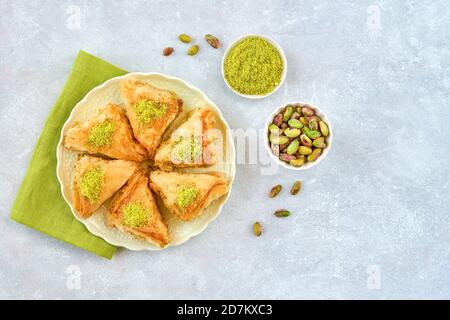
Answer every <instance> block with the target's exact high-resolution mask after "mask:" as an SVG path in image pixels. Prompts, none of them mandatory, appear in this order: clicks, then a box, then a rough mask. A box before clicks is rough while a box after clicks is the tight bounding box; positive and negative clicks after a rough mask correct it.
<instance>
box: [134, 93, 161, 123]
mask: <svg viewBox="0 0 450 320" xmlns="http://www.w3.org/2000/svg"><path fill="white" fill-rule="evenodd" d="M134 111H135V112H136V114H137V118H138V120H139V122H141V123H143V124H147V123H149V122H150V121H151V120H153V119H160V118H162V117H163V116H164V115H165V114H166V113H167V104H165V103H162V102H158V101H154V100H148V99H144V100H141V101H139V102H137V103H136V104H135V105H134Z"/></svg>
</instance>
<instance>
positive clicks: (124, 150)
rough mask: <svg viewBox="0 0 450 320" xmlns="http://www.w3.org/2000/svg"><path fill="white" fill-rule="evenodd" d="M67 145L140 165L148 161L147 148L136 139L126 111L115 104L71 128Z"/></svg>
mask: <svg viewBox="0 0 450 320" xmlns="http://www.w3.org/2000/svg"><path fill="white" fill-rule="evenodd" d="M64 146H65V147H66V148H68V149H72V150H76V151H83V152H87V153H90V154H98V153H100V154H103V155H106V156H108V157H110V158H115V159H121V160H130V161H138V162H140V161H143V160H144V159H146V158H147V151H146V149H145V148H144V147H143V146H142V145H140V144H139V143H138V142H137V141H136V140H135V139H134V137H133V132H132V130H131V126H130V123H129V122H128V119H127V117H126V116H125V111H124V110H123V109H122V108H121V107H120V106H118V105H114V104H109V105H108V106H107V107H105V108H102V109H100V110H99V111H98V112H97V113H96V114H95V115H94V116H92V117H91V118H90V119H89V120H87V121H84V122H81V123H76V124H75V125H73V126H72V127H70V128H69V129H68V130H67V131H66V132H65V134H64Z"/></svg>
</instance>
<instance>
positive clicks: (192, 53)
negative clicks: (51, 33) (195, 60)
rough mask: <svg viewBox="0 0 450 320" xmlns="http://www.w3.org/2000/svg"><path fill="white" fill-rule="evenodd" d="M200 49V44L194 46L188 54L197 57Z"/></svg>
mask: <svg viewBox="0 0 450 320" xmlns="http://www.w3.org/2000/svg"><path fill="white" fill-rule="evenodd" d="M199 49H200V47H199V46H198V44H196V45H193V46H192V47H190V48H189V50H188V52H187V54H188V55H190V56H195V55H196V54H197V52H198V50H199Z"/></svg>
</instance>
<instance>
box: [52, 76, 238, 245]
mask: <svg viewBox="0 0 450 320" xmlns="http://www.w3.org/2000/svg"><path fill="white" fill-rule="evenodd" d="M152 75H156V76H162V77H165V78H167V79H170V80H175V81H180V82H182V83H183V84H185V85H186V86H187V87H188V88H190V89H193V90H195V91H198V92H199V93H201V95H202V96H203V98H204V99H205V100H206V101H208V103H210V104H212V105H214V106H215V110H214V111H216V113H217V114H218V116H219V118H220V120H221V121H222V122H223V124H224V125H225V128H226V130H227V139H228V140H229V141H228V142H229V143H230V145H231V150H230V152H231V155H230V159H233V162H232V165H231V170H230V176H229V180H230V189H229V190H228V193H227V194H226V195H225V199H224V200H223V201H222V203H221V204H220V206H219V208H218V210H217V214H216V215H215V216H214V217H212V219H211V220H209V221H208V223H206V224H205V226H204V227H203V228H201V229H199V230H198V231H197V232H195V233H192V234H190V235H189V236H188V237H186V238H185V239H184V240H183V241H181V242H179V243H177V244H175V245H171V244H170V243H169V244H168V245H167V246H165V247H164V248H160V247H159V246H157V245H153V246H148V247H146V248H142V249H136V248H132V247H129V246H127V245H124V244H123V243H118V242H116V241H114V240H113V239H110V238H108V239H106V238H105V237H104V234H103V233H102V230H100V229H98V228H97V227H96V226H95V225H94V224H92V223H89V222H88V221H87V220H86V219H81V218H80V217H78V215H77V214H76V213H75V209H74V208H73V205H72V203H71V201H69V199H67V198H66V195H65V194H64V185H63V182H62V179H61V177H60V174H59V172H60V170H61V163H60V157H59V152H60V150H61V147H62V146H63V139H64V132H65V131H66V129H67V126H68V124H69V123H70V122H71V120H72V119H73V116H74V114H75V112H74V110H76V108H77V106H78V105H80V104H83V103H85V101H86V100H88V99H89V98H90V96H91V95H92V94H95V91H97V90H100V89H103V88H104V87H106V86H107V85H109V84H110V83H111V82H113V81H117V80H120V79H126V78H127V77H133V76H143V77H145V76H152ZM55 153H56V177H57V179H58V182H59V184H60V191H61V195H62V197H63V199H64V201H66V203H67V205H68V206H69V207H70V210H71V211H72V214H73V216H74V217H75V218H76V219H77V220H78V221H80V222H81V223H82V224H83V225H84V226H85V227H86V229H88V231H89V232H90V233H92V234H93V235H95V236H97V237H100V238H102V239H103V240H104V241H106V242H107V243H109V244H111V245H113V246H116V247H122V248H126V249H128V250H131V251H143V250H145V251H161V250H164V249H168V248H170V247H176V246H179V245H182V244H183V243H185V242H187V241H188V240H190V239H191V238H193V237H195V236H197V235H199V234H200V233H202V232H203V231H205V229H206V228H207V227H208V226H209V225H210V224H211V223H212V222H213V221H214V220H216V219H217V217H218V216H219V215H220V213H221V212H222V208H223V206H224V205H225V203H227V201H228V199H229V198H230V195H231V190H232V188H233V182H234V179H235V177H236V147H235V145H234V139H232V137H231V129H230V126H229V124H228V122H227V121H226V120H225V118H224V116H223V114H222V111H221V110H220V108H219V107H218V106H217V105H216V104H215V103H214V102H213V101H212V100H211V99H210V98H209V97H208V96H207V95H206V94H205V93H204V92H203V91H202V90H200V89H198V88H197V87H195V86H193V85H191V84H190V83H188V82H186V81H185V80H183V79H181V78H178V77H173V76H168V75H166V74H164V73H160V72H129V73H127V74H124V75H122V76H117V77H114V78H111V79H108V80H106V81H105V82H103V83H102V84H100V85H98V86H96V87H94V88H92V89H91V90H90V91H89V92H88V93H86V95H85V96H84V97H83V99H81V100H80V101H78V102H77V104H75V106H74V107H73V108H72V110H71V112H70V115H69V117H68V118H67V119H66V121H65V122H64V125H63V126H62V128H61V131H60V137H59V141H58V144H57V146H56V152H55Z"/></svg>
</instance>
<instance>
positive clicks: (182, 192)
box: [177, 185, 200, 210]
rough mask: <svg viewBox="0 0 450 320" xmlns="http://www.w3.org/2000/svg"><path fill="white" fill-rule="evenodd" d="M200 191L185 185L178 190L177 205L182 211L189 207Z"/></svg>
mask: <svg viewBox="0 0 450 320" xmlns="http://www.w3.org/2000/svg"><path fill="white" fill-rule="evenodd" d="M199 193H200V191H199V190H198V189H197V188H195V187H194V186H192V185H183V186H181V187H180V189H179V190H178V197H177V205H178V207H179V208H181V209H183V210H184V209H186V208H187V207H189V206H190V205H191V204H192V203H193V202H194V201H195V200H196V199H197V197H198V194H199Z"/></svg>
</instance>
